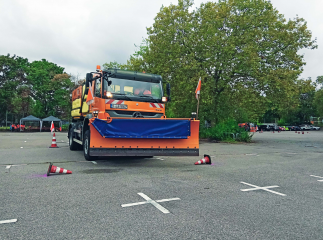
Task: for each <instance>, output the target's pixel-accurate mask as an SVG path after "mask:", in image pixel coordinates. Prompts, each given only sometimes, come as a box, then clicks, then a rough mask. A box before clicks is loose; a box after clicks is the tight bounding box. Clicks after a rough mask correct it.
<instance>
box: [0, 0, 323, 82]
mask: <svg viewBox="0 0 323 240" xmlns="http://www.w3.org/2000/svg"><path fill="white" fill-rule="evenodd" d="M171 2H173V3H174V4H177V0H173V1H170V0H119V1H115V0H113V1H112V0H91V1H90V0H51V1H50V0H28V1H27V0H0V31H1V36H0V55H6V54H8V53H10V54H11V55H13V54H16V55H18V56H21V57H25V58H28V59H29V61H34V60H40V59H43V58H45V59H47V60H48V61H51V62H54V63H56V64H58V65H59V66H62V67H65V71H66V72H67V73H71V74H73V75H79V77H80V78H84V77H85V73H86V72H90V71H94V70H95V67H96V65H97V64H103V63H106V62H110V61H117V62H119V63H125V62H126V61H127V59H129V56H130V55H131V54H133V53H134V51H135V49H136V48H135V47H134V44H137V45H139V44H140V43H141V41H142V39H143V38H145V37H146V36H147V35H146V27H149V26H151V25H152V24H153V22H154V17H155V16H156V14H157V13H158V12H159V10H160V7H161V6H162V5H164V6H168V5H169V4H170V3H171ZM194 2H195V6H194V8H195V7H198V6H199V5H200V4H201V3H202V2H207V1H202V0H195V1H194ZM271 2H272V3H273V5H274V7H275V8H277V9H278V10H279V12H280V13H282V14H284V15H285V17H286V18H287V19H289V18H291V19H293V18H294V17H295V16H296V15H297V14H298V16H299V17H303V18H304V19H305V20H306V21H307V22H308V28H309V29H310V30H311V31H312V33H313V38H317V43H318V45H319V48H318V49H316V50H304V51H302V52H301V53H302V54H305V61H306V62H307V65H306V66H305V67H304V72H303V74H302V75H301V77H302V78H308V77H311V78H312V79H313V80H315V79H316V77H317V76H320V75H323V70H321V68H320V67H319V64H321V59H323V48H322V46H323V18H322V9H323V0H271Z"/></svg>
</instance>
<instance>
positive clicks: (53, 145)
mask: <svg viewBox="0 0 323 240" xmlns="http://www.w3.org/2000/svg"><path fill="white" fill-rule="evenodd" d="M49 148H58V147H57V144H56V137H55V133H54V135H53V140H52V145H50V147H49Z"/></svg>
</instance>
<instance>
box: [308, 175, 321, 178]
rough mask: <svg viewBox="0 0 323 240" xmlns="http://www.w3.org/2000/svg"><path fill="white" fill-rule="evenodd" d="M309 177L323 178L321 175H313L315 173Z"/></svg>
mask: <svg viewBox="0 0 323 240" xmlns="http://www.w3.org/2000/svg"><path fill="white" fill-rule="evenodd" d="M310 176H311V177H316V178H323V177H320V176H315V175H310Z"/></svg>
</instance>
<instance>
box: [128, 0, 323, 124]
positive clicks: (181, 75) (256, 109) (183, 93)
mask: <svg viewBox="0 0 323 240" xmlns="http://www.w3.org/2000/svg"><path fill="white" fill-rule="evenodd" d="M192 4H193V1H190V0H179V1H178V4H177V5H173V4H171V5H170V6H169V7H162V8H161V10H160V12H159V13H158V14H157V16H156V17H155V22H154V24H153V26H152V27H149V28H147V34H148V38H147V39H146V41H144V42H143V43H142V44H141V45H140V49H139V51H137V52H136V53H135V54H134V55H133V56H131V57H130V60H129V61H128V63H127V64H128V68H129V69H134V70H137V71H140V70H146V71H147V72H151V73H157V74H160V75H162V77H163V79H164V80H166V81H168V82H170V83H172V88H173V91H172V104H171V106H170V107H171V108H172V109H171V112H172V113H174V114H175V115H176V116H177V117H187V116H189V115H190V112H191V111H194V110H195V109H196V99H195V97H194V91H195V87H196V85H197V81H198V79H199V77H201V78H202V90H201V99H200V114H199V118H200V119H201V120H209V121H212V122H214V123H217V122H221V121H223V120H225V119H226V118H228V117H229V118H235V119H248V120H249V121H256V120H257V119H258V118H259V117H260V116H261V115H263V114H264V113H265V112H266V110H267V109H268V108H270V109H278V111H281V112H284V110H286V109H288V107H290V106H293V105H295V104H296V105H297V103H295V102H297V97H295V96H294V92H295V89H297V84H296V79H297V77H298V76H299V74H300V73H301V72H302V66H303V65H304V64H305V62H304V59H303V56H302V55H300V54H298V53H297V52H298V50H300V49H303V48H310V49H315V48H317V45H316V41H315V40H312V39H311V37H312V36H311V32H310V31H309V30H308V29H307V25H306V22H305V20H304V19H302V18H298V17H296V18H295V19H294V20H289V21H286V19H285V18H284V16H283V15H281V14H279V13H278V11H277V10H276V9H274V7H273V6H272V4H271V3H270V2H269V1H266V0H230V1H219V2H207V3H205V4H201V6H200V7H199V8H197V9H196V10H191V9H190V8H191V6H192ZM129 65H130V67H129ZM131 66H132V67H131Z"/></svg>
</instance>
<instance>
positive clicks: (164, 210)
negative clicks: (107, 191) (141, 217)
mask: <svg viewBox="0 0 323 240" xmlns="http://www.w3.org/2000/svg"><path fill="white" fill-rule="evenodd" d="M138 195H139V196H141V197H142V198H144V199H145V200H146V201H145V202H137V203H128V204H122V205H121V207H131V206H136V205H142V204H147V203H150V204H152V205H153V206H154V207H156V208H157V209H158V210H159V211H161V212H162V213H170V212H169V211H168V210H167V209H166V208H164V207H163V206H161V205H160V204H158V203H157V202H169V201H174V200H181V199H180V198H168V199H161V200H156V201H155V200H152V199H151V198H150V197H148V196H147V195H146V194H144V193H138Z"/></svg>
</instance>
